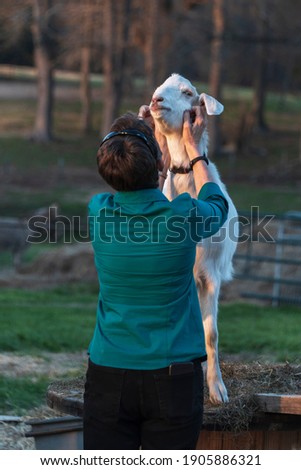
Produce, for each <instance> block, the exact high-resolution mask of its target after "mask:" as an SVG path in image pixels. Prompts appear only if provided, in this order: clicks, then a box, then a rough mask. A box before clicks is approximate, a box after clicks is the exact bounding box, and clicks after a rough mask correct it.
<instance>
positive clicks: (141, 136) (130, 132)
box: [99, 129, 153, 153]
mask: <svg viewBox="0 0 301 470" xmlns="http://www.w3.org/2000/svg"><path fill="white" fill-rule="evenodd" d="M117 135H121V136H123V135H125V136H127V135H132V136H134V137H139V139H142V140H143V141H144V142H145V143H146V145H147V146H148V148H149V149H150V151H151V152H152V153H153V150H152V148H151V146H150V143H149V141H148V139H147V137H146V135H144V134H143V133H142V132H140V131H136V130H135V129H124V131H117V132H110V133H109V134H107V135H106V136H105V137H104V138H103V140H102V142H101V143H100V146H99V147H101V146H102V144H104V143H105V142H107V141H108V140H109V139H112V137H115V136H117Z"/></svg>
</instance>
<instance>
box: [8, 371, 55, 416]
mask: <svg viewBox="0 0 301 470" xmlns="http://www.w3.org/2000/svg"><path fill="white" fill-rule="evenodd" d="M48 385H49V379H48V378H47V377H42V378H36V377H26V378H24V377H19V378H18V379H12V378H7V377H0V414H14V415H18V414H22V413H24V412H26V410H28V409H31V408H34V407H38V406H41V405H42V404H46V401H45V397H46V390H47V386H48Z"/></svg>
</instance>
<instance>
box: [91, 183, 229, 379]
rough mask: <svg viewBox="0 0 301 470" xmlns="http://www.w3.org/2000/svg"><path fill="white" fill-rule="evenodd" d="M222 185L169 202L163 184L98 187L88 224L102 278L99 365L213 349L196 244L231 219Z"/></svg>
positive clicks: (176, 358)
mask: <svg viewBox="0 0 301 470" xmlns="http://www.w3.org/2000/svg"><path fill="white" fill-rule="evenodd" d="M227 212H228V204H227V201H226V199H225V198H224V196H223V194H222V192H221V190H220V188H219V186H217V185H216V184H215V183H207V184H205V185H204V186H203V187H202V189H201V191H200V193H199V195H198V199H193V198H191V196H190V195H189V194H188V193H184V194H181V195H179V196H178V197H177V198H176V199H174V200H173V201H169V200H168V199H167V198H166V197H165V196H164V195H163V194H162V192H161V191H160V190H159V189H145V190H139V191H133V192H119V193H116V194H115V195H113V194H110V193H103V194H97V195H96V196H94V197H93V198H92V200H91V201H90V204H89V227H90V237H91V241H92V246H93V249H94V254H95V265H96V270H97V273H98V278H99V285H100V289H99V297H98V305H97V319H96V326H95V330H94V335H93V338H92V341H91V343H90V346H89V354H90V359H91V360H92V362H94V363H95V364H99V365H104V366H110V367H119V368H125V369H143V370H145V369H158V368H163V367H167V366H168V365H169V364H170V363H172V362H184V361H189V360H192V359H196V358H198V357H202V356H205V355H206V350H205V342H204V331H203V324H202V318H201V312H200V306H199V301H198V296H197V290H196V286H195V282H194V277H193V265H194V261H195V253H196V245H197V243H198V242H200V241H201V240H202V238H205V237H210V236H212V235H214V234H215V233H216V232H217V231H218V230H219V229H220V227H221V226H222V225H223V223H224V222H225V220H226V217H227Z"/></svg>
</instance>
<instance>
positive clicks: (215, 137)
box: [209, 0, 225, 156]
mask: <svg viewBox="0 0 301 470" xmlns="http://www.w3.org/2000/svg"><path fill="white" fill-rule="evenodd" d="M212 19H213V40H212V44H211V66H210V72H209V93H210V95H212V96H213V97H214V98H216V99H218V100H219V101H222V97H221V95H222V74H223V46H224V38H223V36H224V29H225V12H224V0H214V1H213V5H212ZM210 121H211V122H210V126H211V128H210V147H209V155H210V156H214V155H218V153H219V152H220V150H221V144H222V136H221V127H220V118H219V116H212V117H211V118H210Z"/></svg>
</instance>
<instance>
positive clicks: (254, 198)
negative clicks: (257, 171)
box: [228, 183, 301, 214]
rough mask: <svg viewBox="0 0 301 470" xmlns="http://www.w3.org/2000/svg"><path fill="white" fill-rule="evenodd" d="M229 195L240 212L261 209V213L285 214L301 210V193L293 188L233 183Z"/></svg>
mask: <svg viewBox="0 0 301 470" xmlns="http://www.w3.org/2000/svg"><path fill="white" fill-rule="evenodd" d="M228 190H229V193H230V194H231V197H232V199H233V201H234V204H235V205H236V207H237V208H238V209H239V210H242V211H250V208H251V207H252V206H254V207H259V212H260V213H270V214H283V213H284V212H287V211H291V210H296V211H298V210H300V207H301V192H300V191H298V188H296V187H294V186H293V185H292V186H280V187H277V186H274V187H273V186H263V187H262V186H259V185H251V184H245V183H231V184H229V185H228Z"/></svg>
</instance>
